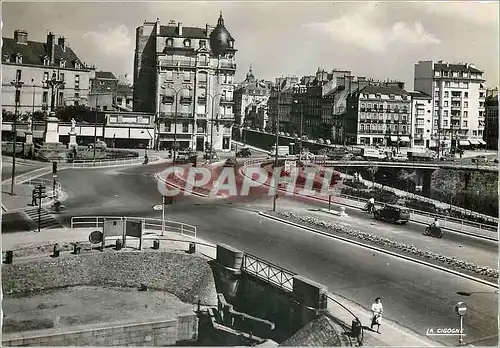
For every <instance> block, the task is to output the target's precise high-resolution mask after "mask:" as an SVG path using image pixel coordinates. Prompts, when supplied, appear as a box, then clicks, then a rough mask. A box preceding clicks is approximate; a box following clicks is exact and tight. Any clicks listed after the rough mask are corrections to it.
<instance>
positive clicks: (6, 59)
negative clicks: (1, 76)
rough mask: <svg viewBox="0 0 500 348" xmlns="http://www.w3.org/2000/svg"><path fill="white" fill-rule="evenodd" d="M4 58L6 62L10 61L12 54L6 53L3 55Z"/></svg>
mask: <svg viewBox="0 0 500 348" xmlns="http://www.w3.org/2000/svg"><path fill="white" fill-rule="evenodd" d="M3 60H4V61H5V62H6V63H10V56H9V55H8V54H5V55H4V56H3Z"/></svg>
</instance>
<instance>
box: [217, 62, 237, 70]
mask: <svg viewBox="0 0 500 348" xmlns="http://www.w3.org/2000/svg"><path fill="white" fill-rule="evenodd" d="M219 68H220V69H236V63H225V62H221V63H220V65H219Z"/></svg>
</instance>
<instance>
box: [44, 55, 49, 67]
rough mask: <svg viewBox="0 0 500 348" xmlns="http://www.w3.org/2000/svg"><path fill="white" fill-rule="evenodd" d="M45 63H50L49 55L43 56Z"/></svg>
mask: <svg viewBox="0 0 500 348" xmlns="http://www.w3.org/2000/svg"><path fill="white" fill-rule="evenodd" d="M43 65H50V59H49V57H43Z"/></svg>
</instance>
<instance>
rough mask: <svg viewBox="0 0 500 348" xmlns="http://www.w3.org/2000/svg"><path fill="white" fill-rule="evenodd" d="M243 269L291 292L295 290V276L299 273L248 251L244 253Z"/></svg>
mask: <svg viewBox="0 0 500 348" xmlns="http://www.w3.org/2000/svg"><path fill="white" fill-rule="evenodd" d="M242 270H243V271H245V272H247V273H249V274H253V275H255V276H257V277H258V278H260V279H262V280H265V281H266V282H268V283H271V284H274V285H277V286H279V287H280V288H281V289H283V290H286V291H289V292H292V291H293V277H294V276H296V275H297V273H293V272H291V271H289V270H287V269H285V268H283V267H280V266H278V265H275V264H273V263H271V262H269V261H266V260H263V259H261V258H259V257H257V256H254V255H252V254H248V253H244V255H243V265H242Z"/></svg>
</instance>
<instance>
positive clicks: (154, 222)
mask: <svg viewBox="0 0 500 348" xmlns="http://www.w3.org/2000/svg"><path fill="white" fill-rule="evenodd" d="M111 218H112V219H119V220H121V221H127V220H134V221H137V220H139V221H142V222H143V223H144V230H146V231H162V220H161V219H151V218H143V217H133V216H75V217H72V218H71V228H102V227H103V226H104V220H105V219H111ZM163 230H164V231H165V232H174V233H179V234H180V235H187V236H191V237H196V226H193V225H189V224H185V223H182V222H177V221H170V220H165V221H164V225H163Z"/></svg>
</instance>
